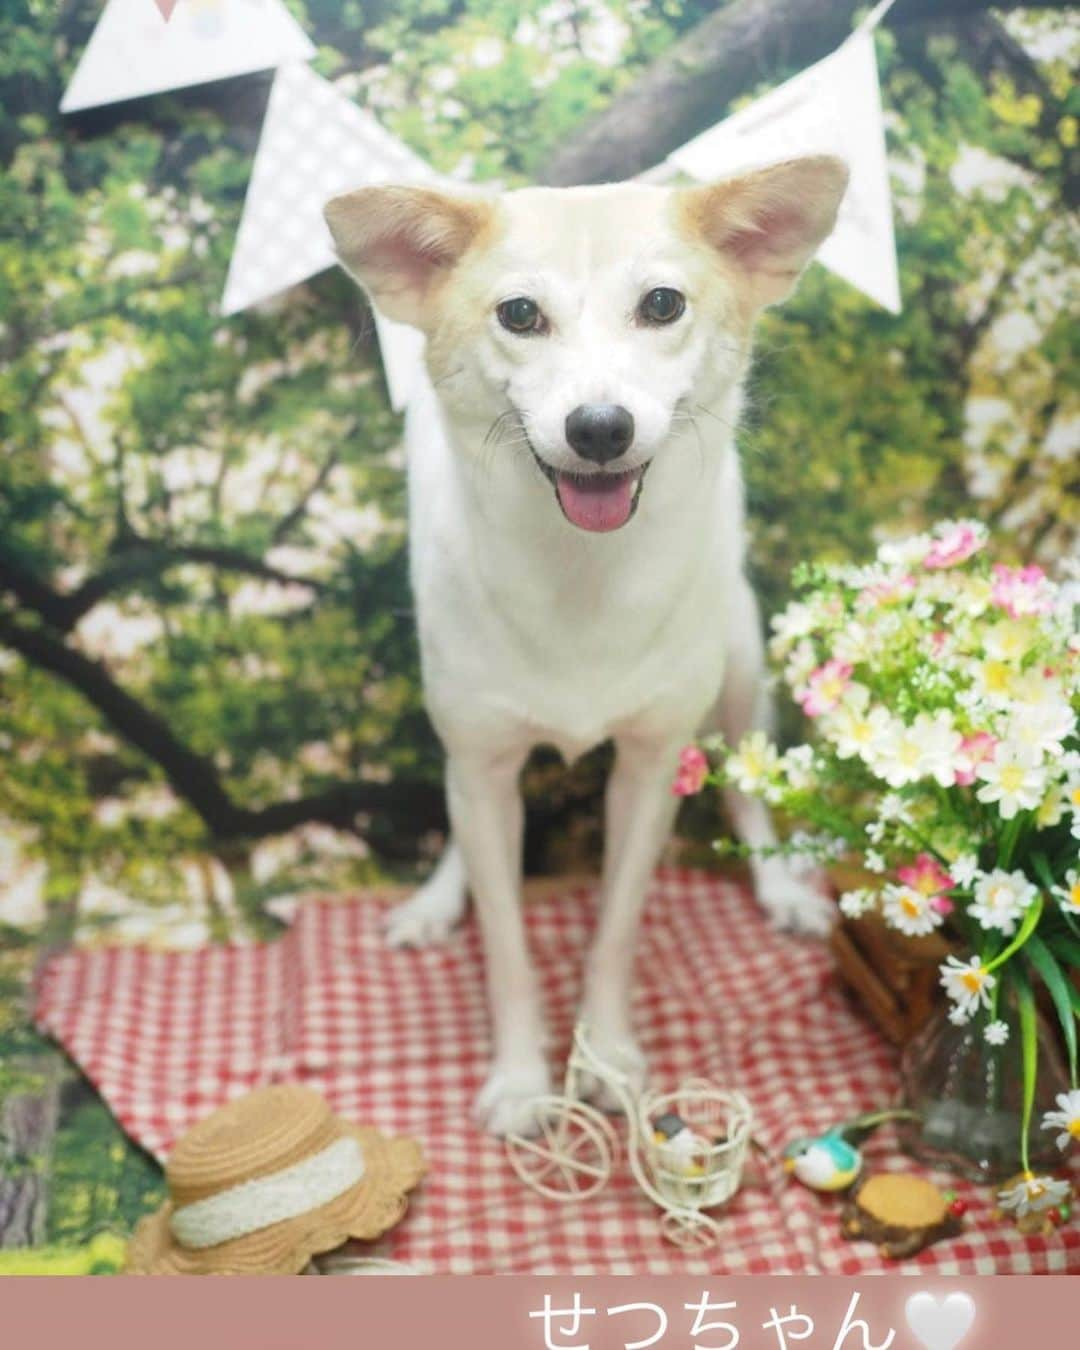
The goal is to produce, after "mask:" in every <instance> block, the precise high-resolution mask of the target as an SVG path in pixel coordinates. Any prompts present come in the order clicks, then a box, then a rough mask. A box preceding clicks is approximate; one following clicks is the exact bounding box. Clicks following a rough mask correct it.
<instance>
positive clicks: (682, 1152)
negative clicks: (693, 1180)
mask: <svg viewBox="0 0 1080 1350" xmlns="http://www.w3.org/2000/svg"><path fill="white" fill-rule="evenodd" d="M652 1127H653V1143H654V1144H656V1145H657V1150H658V1152H659V1154H660V1157H661V1159H662V1160H663V1162H664V1163H665V1165H666V1166H668V1167H670V1168H671V1170H672V1171H673V1172H676V1173H678V1174H679V1175H681V1176H685V1177H700V1176H704V1174H705V1167H704V1161H705V1159H706V1158H707V1157H708V1153H709V1143H708V1141H707V1140H705V1139H702V1137H701V1136H700V1135H699V1134H695V1132H694V1131H693V1130H692V1129H691V1128H690V1126H689V1125H687V1123H686V1121H685V1120H683V1118H682V1116H680V1115H677V1114H676V1113H675V1112H674V1111H667V1112H665V1114H664V1115H662V1116H657V1118H656V1119H655V1120H654V1121H653V1123H652Z"/></svg>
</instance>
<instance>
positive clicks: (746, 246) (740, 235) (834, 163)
mask: <svg viewBox="0 0 1080 1350" xmlns="http://www.w3.org/2000/svg"><path fill="white" fill-rule="evenodd" d="M847 181H848V169H847V165H846V164H845V163H844V161H843V160H841V159H836V158H835V157H834V156H832V155H808V156H807V157H806V158H804V159H789V160H785V161H784V162H783V163H781V164H773V165H770V166H769V167H768V168H766V169H758V170H756V171H755V172H753V173H748V174H745V175H743V176H742V177H739V178H731V179H728V180H727V181H726V182H720V183H711V184H709V185H707V186H705V187H696V188H684V189H682V190H681V191H680V192H679V200H678V208H679V210H680V212H681V215H682V219H683V222H684V224H685V225H686V226H688V227H689V228H690V230H691V231H692V232H693V233H694V234H696V236H697V237H699V238H704V240H705V241H706V242H707V243H708V244H710V245H711V246H712V247H713V248H715V249H717V250H718V251H719V252H720V253H721V254H723V255H724V257H725V258H726V259H727V260H728V261H729V262H730V264H731V268H732V270H733V272H734V273H735V275H736V276H737V277H738V279H739V282H740V283H741V284H743V285H744V286H745V287H746V288H747V289H748V293H749V300H750V304H751V306H752V308H753V309H755V310H756V309H760V308H761V307H762V306H764V305H774V304H776V303H777V302H778V301H780V300H783V299H785V298H786V297H787V296H788V295H790V294H791V291H792V290H793V288H794V286H795V283H796V281H797V280H798V279H799V274H800V272H801V271H802V270H803V268H804V267H805V266H806V264H807V263H808V262H809V261H810V259H811V258H812V257H813V256H814V254H815V253H816V252H817V250H818V248H819V246H820V245H821V243H822V242H823V241H824V240H825V238H826V237H827V236H828V234H829V233H830V231H831V230H832V228H833V226H834V225H835V224H836V213H837V210H838V209H839V207H840V201H841V199H842V198H843V195H844V189H845V188H846V187H847Z"/></svg>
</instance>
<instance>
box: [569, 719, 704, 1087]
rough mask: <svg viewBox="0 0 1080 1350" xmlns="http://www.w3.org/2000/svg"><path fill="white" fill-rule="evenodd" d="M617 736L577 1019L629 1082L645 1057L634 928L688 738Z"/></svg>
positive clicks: (641, 1073) (669, 820) (671, 810)
mask: <svg viewBox="0 0 1080 1350" xmlns="http://www.w3.org/2000/svg"><path fill="white" fill-rule="evenodd" d="M690 736H691V732H690V730H689V729H688V731H687V734H686V735H685V736H681V737H677V738H665V739H663V740H653V739H649V740H641V739H637V738H631V737H621V738H617V739H616V755H615V767H614V769H613V770H612V773H611V779H610V781H609V783H608V789H607V798H606V802H605V817H606V820H605V825H606V839H605V846H604V871H603V883H602V888H601V889H602V902H601V910H600V922H599V925H598V927H597V931H596V938H595V940H594V942H593V948H592V952H591V953H590V956H589V961H588V966H587V969H586V975H585V998H584V1003H583V1006H582V1018H583V1020H584V1021H585V1023H586V1024H587V1026H588V1030H589V1040H590V1043H591V1044H592V1046H593V1048H594V1049H595V1050H596V1051H597V1053H598V1054H599V1055H600V1056H601V1058H602V1059H604V1060H606V1061H607V1062H608V1063H610V1064H612V1065H614V1066H615V1067H616V1068H618V1069H621V1070H622V1071H623V1072H624V1073H626V1074H628V1075H629V1077H630V1079H631V1081H632V1082H633V1084H634V1086H635V1088H638V1087H640V1086H641V1085H642V1083H643V1081H644V1077H645V1057H644V1055H643V1054H642V1052H641V1050H640V1048H639V1046H638V1043H637V1040H636V1038H635V1036H634V1031H633V1026H632V1023H631V1010H630V996H631V989H632V984H633V974H634V956H635V952H636V949H637V935H638V926H639V921H640V918H641V911H642V908H643V906H644V903H645V895H646V891H647V889H648V885H649V880H650V878H651V876H652V873H653V869H654V868H655V866H656V863H657V860H658V858H659V856H660V851H661V849H662V848H663V846H664V842H665V840H666V839H667V838H668V836H669V834H670V833H671V828H672V825H673V824H674V821H675V812H676V809H677V807H678V802H677V799H676V798H675V797H674V796H673V795H672V792H671V783H672V779H673V777H674V774H675V768H676V764H677V761H678V756H679V750H680V749H681V747H682V746H683V745H684V744H685V743H686V741H687V740H689V739H690Z"/></svg>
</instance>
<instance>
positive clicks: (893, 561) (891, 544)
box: [877, 534, 934, 567]
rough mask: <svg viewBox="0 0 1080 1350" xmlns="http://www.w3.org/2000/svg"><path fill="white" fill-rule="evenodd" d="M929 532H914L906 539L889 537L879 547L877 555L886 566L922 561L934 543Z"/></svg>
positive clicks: (908, 564)
mask: <svg viewBox="0 0 1080 1350" xmlns="http://www.w3.org/2000/svg"><path fill="white" fill-rule="evenodd" d="M933 542H934V541H933V539H931V537H930V535H928V534H912V535H909V536H907V538H905V539H887V540H886V541H885V542H884V543H883V544H882V545H881V547H880V548H879V549H878V552H877V556H878V560H879V561H880V562H883V563H884V564H885V565H886V567H907V566H910V565H911V564H912V563H917V562H922V560H923V559H924V558H925V557H926V555H927V553H928V552H929V550H930V546H931V545H932V544H933Z"/></svg>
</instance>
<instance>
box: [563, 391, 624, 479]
mask: <svg viewBox="0 0 1080 1350" xmlns="http://www.w3.org/2000/svg"><path fill="white" fill-rule="evenodd" d="M566 439H567V440H568V441H569V442H570V444H571V445H572V446H573V448H574V449H575V450H576V451H577V452H578V454H579V455H581V456H582V457H583V458H584V459H591V460H593V461H594V462H595V463H596V464H606V463H607V462H608V460H609V459H618V457H619V456H620V455H622V454H625V453H626V451H627V450H629V449H630V442H631V441H632V440H633V439H634V418H633V415H632V414H631V413H630V412H628V411H627V409H626V408H621V407H620V406H619V405H618V404H617V403H582V404H581V405H580V406H579V407H577V408H575V409H574V411H573V412H572V413H571V414H570V416H569V417H567V419H566Z"/></svg>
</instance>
